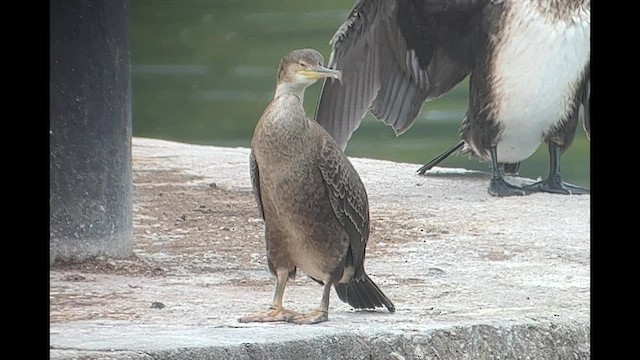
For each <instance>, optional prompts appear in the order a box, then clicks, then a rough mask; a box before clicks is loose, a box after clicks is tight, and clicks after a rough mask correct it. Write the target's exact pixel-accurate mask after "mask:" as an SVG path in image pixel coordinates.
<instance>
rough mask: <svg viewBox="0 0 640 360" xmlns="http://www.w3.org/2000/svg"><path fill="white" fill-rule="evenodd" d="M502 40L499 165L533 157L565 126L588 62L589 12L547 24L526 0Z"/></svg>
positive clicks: (497, 67)
mask: <svg viewBox="0 0 640 360" xmlns="http://www.w3.org/2000/svg"><path fill="white" fill-rule="evenodd" d="M511 4H512V7H511V8H510V9H509V10H508V11H509V15H508V16H509V17H510V23H511V26H509V29H508V30H505V31H506V33H504V34H503V35H506V36H504V37H503V40H501V43H499V44H497V46H496V54H495V58H494V59H495V63H494V68H493V70H494V72H493V73H494V77H493V79H492V88H493V89H494V90H493V91H494V94H495V95H496V96H495V99H496V100H497V101H498V102H497V107H496V111H495V116H496V120H497V121H498V122H499V123H500V124H501V125H502V127H503V128H504V131H503V132H502V134H501V137H500V138H499V139H500V140H499V142H498V144H497V150H498V161H500V162H508V163H514V162H518V161H522V160H524V159H526V158H528V157H529V156H531V155H532V154H533V153H534V152H535V151H536V150H537V149H538V147H539V146H540V144H541V142H542V141H543V139H544V136H545V134H546V133H548V132H549V131H550V130H551V129H553V128H554V126H556V125H557V124H558V123H560V122H562V121H564V120H565V119H566V116H567V115H568V113H569V111H570V109H571V106H572V104H571V100H572V98H573V96H574V94H575V90H576V87H577V86H578V85H579V84H578V81H579V80H580V77H581V76H582V73H583V71H584V69H585V65H586V64H587V63H588V61H589V57H590V41H591V37H590V28H591V26H590V19H589V17H590V11H589V10H580V11H579V12H577V13H576V14H575V16H573V17H572V19H571V21H560V22H558V21H553V22H551V21H549V20H548V19H546V18H545V17H544V16H543V15H542V14H541V13H540V12H539V10H538V9H537V8H536V6H535V5H533V4H531V3H530V2H529V1H514V2H512V3H511Z"/></svg>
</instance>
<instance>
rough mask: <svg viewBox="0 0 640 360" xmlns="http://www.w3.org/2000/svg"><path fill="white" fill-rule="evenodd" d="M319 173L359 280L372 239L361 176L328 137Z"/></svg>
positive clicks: (367, 202)
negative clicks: (370, 239)
mask: <svg viewBox="0 0 640 360" xmlns="http://www.w3.org/2000/svg"><path fill="white" fill-rule="evenodd" d="M319 166H320V172H321V173H322V178H323V179H324V183H325V186H326V188H327V192H328V193H329V201H330V202H331V207H332V208H333V212H334V213H335V215H336V217H337V218H338V221H340V223H341V224H342V226H343V227H344V229H345V230H346V231H347V234H348V235H349V245H350V246H351V248H352V255H353V264H354V268H355V271H356V274H355V276H356V277H359V276H361V275H362V272H363V271H364V270H363V269H364V267H363V264H364V254H365V249H366V246H367V241H368V240H369V201H368V199H367V192H366V190H365V188H364V184H363V183H362V180H361V179H360V176H359V175H358V173H357V172H356V170H355V169H354V168H353V165H352V164H351V162H350V161H349V159H347V156H346V155H345V154H344V152H343V151H342V150H341V149H340V148H339V147H338V145H337V144H336V143H335V142H334V141H333V140H332V139H329V138H325V139H324V142H323V144H322V149H321V151H320V161H319Z"/></svg>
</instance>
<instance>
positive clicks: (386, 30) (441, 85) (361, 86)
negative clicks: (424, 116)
mask: <svg viewBox="0 0 640 360" xmlns="http://www.w3.org/2000/svg"><path fill="white" fill-rule="evenodd" d="M481 2H482V1H480V0H475V1H472V0H467V1H457V2H456V1H445V0H439V1H427V2H416V1H413V0H397V1H390V0H360V1H359V2H358V3H357V4H356V5H355V7H354V8H353V10H352V11H351V13H350V15H349V17H348V18H347V20H346V21H345V22H344V23H343V24H342V26H340V28H339V29H338V31H337V32H336V34H335V35H334V37H333V38H332V39H331V42H330V44H331V45H332V48H333V49H332V53H331V58H330V60H329V66H330V67H332V68H335V69H339V70H341V71H342V81H341V82H338V81H337V80H334V79H327V80H325V83H324V86H323V88H322V93H321V95H320V101H319V103H318V108H317V111H316V121H318V123H320V125H322V127H324V128H325V130H327V131H328V132H329V134H331V135H332V136H333V137H334V139H335V140H336V142H337V143H338V144H339V145H340V146H341V147H342V149H345V148H346V145H347V142H348V140H349V138H350V137H351V134H352V133H353V132H354V131H355V130H356V129H357V128H358V126H360V123H361V121H362V119H363V118H364V116H365V115H366V113H367V111H371V113H372V114H373V115H374V116H375V117H376V118H378V119H379V120H381V121H383V122H384V123H385V124H387V125H391V126H392V127H393V128H394V130H395V132H396V134H398V135H399V134H402V133H403V132H405V131H406V130H407V129H409V128H410V127H411V125H413V122H414V121H415V118H416V117H417V115H418V113H419V112H420V109H421V107H422V104H423V103H424V101H426V100H430V99H434V98H437V97H439V96H441V95H442V94H444V93H445V92H447V91H449V90H450V89H451V88H453V87H454V86H455V85H457V84H458V83H459V82H460V81H462V80H463V79H464V78H465V77H466V76H467V75H468V74H469V73H470V71H471V68H472V65H473V53H472V51H473V48H472V41H471V39H472V36H473V34H474V33H476V31H475V30H476V25H477V24H478V21H477V16H476V14H477V11H476V10H477V9H478V4H479V3H481Z"/></svg>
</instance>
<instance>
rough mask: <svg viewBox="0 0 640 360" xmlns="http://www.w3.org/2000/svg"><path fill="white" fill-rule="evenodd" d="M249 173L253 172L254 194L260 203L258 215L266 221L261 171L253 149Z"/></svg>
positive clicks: (250, 154) (250, 155)
mask: <svg viewBox="0 0 640 360" xmlns="http://www.w3.org/2000/svg"><path fill="white" fill-rule="evenodd" d="M249 171H250V172H251V185H252V186H253V194H254V195H255V197H256V202H257V203H258V213H260V217H261V218H262V219H263V220H264V210H263V209H262V198H261V197H260V171H259V170H258V163H257V162H256V158H255V157H254V156H253V149H252V150H251V153H249Z"/></svg>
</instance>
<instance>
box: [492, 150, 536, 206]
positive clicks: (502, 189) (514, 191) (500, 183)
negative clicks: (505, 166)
mask: <svg viewBox="0 0 640 360" xmlns="http://www.w3.org/2000/svg"><path fill="white" fill-rule="evenodd" d="M489 151H490V153H491V182H490V183H489V194H491V195H493V196H514V195H519V196H521V195H527V194H528V193H531V192H532V191H528V190H525V188H522V187H519V186H515V185H511V184H509V183H508V182H506V181H505V180H504V178H503V177H502V174H501V173H500V164H499V163H498V152H497V150H496V147H495V146H493V147H491V149H490V150H489Z"/></svg>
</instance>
